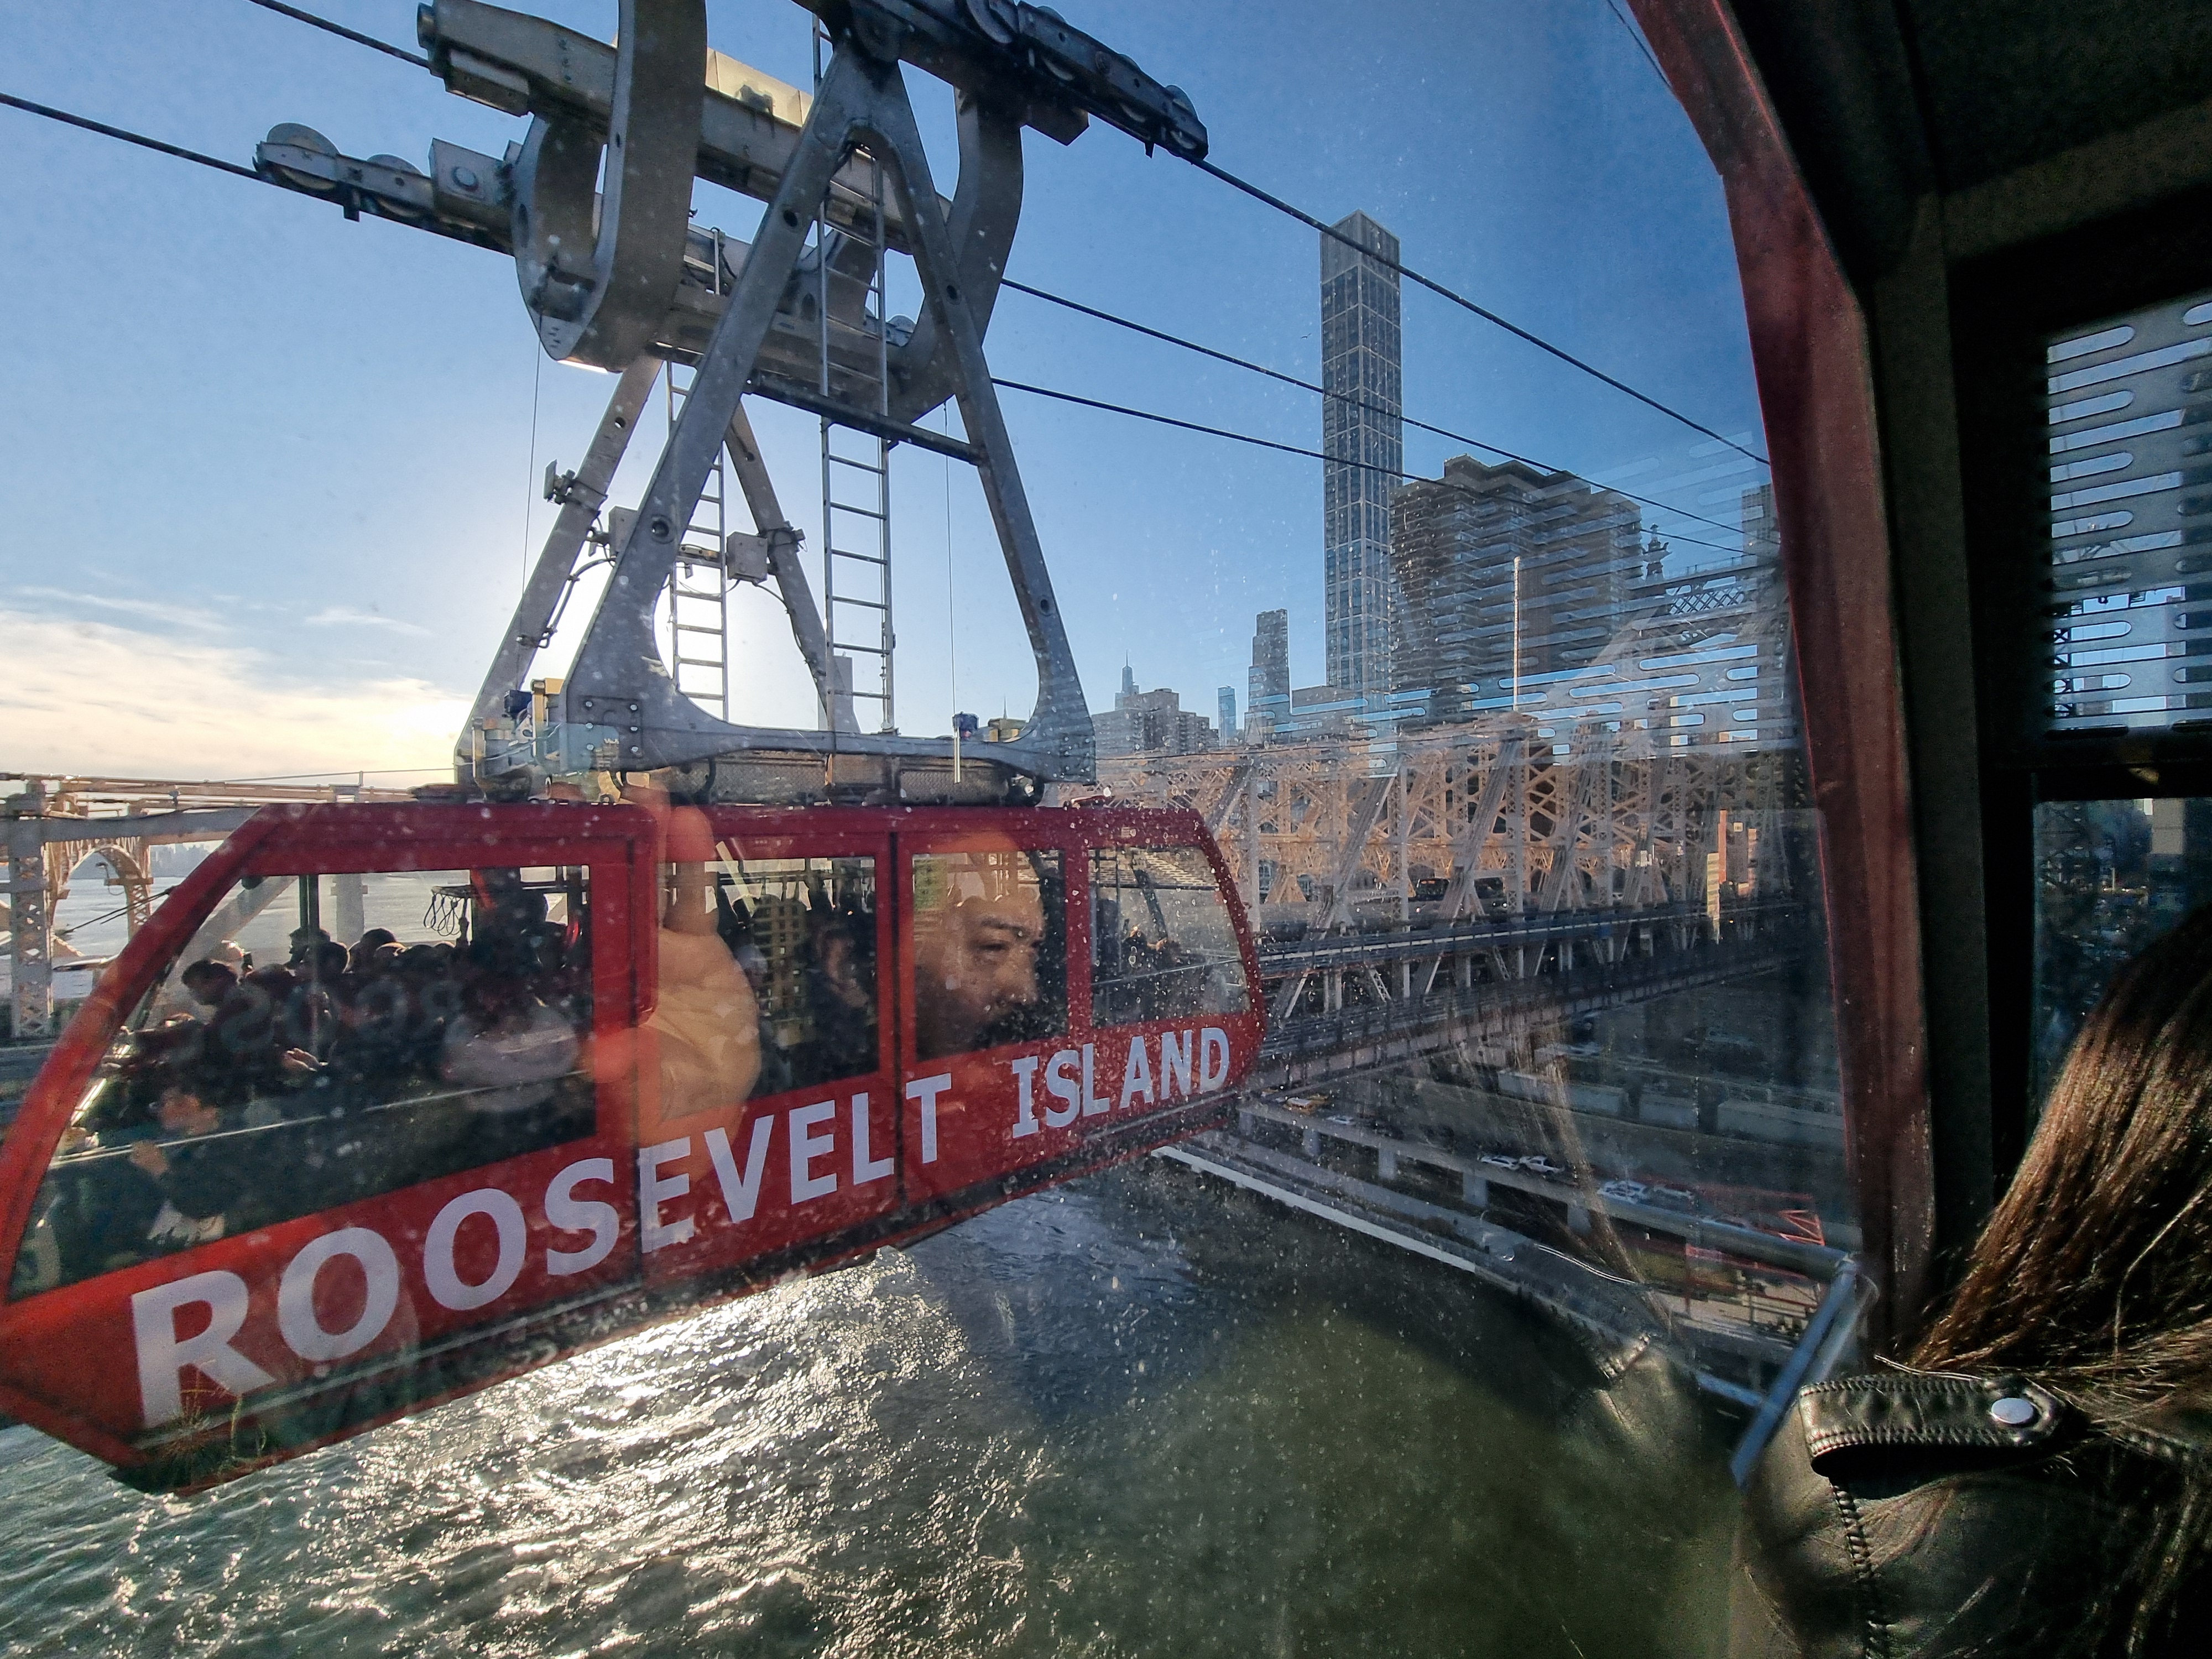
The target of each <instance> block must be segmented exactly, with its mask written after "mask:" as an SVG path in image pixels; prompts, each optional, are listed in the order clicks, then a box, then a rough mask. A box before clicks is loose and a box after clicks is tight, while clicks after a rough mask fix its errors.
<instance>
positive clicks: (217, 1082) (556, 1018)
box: [26, 878, 877, 1282]
mask: <svg viewBox="0 0 2212 1659" xmlns="http://www.w3.org/2000/svg"><path fill="white" fill-rule="evenodd" d="M487 885H488V888H489V901H488V902H487V900H486V894H485V893H484V892H483V891H480V892H479V894H478V896H477V897H478V901H479V902H478V903H477V906H476V911H477V922H476V926H475V928H474V933H473V937H472V938H471V939H467V940H466V941H465V942H463V943H460V944H452V943H447V942H443V941H438V942H427V943H411V944H410V943H404V942H402V941H401V940H400V939H398V938H397V937H396V936H395V935H394V934H393V933H392V932H390V931H389V930H388V929H386V928H381V927H373V928H370V929H369V930H368V931H367V932H366V933H362V935H361V937H360V938H359V939H355V940H353V941H352V942H351V943H350V944H349V943H346V942H343V941H341V940H337V939H331V936H330V935H329V933H326V932H325V931H323V930H322V929H319V928H307V927H303V928H301V929H298V930H296V931H295V933H293V934H292V936H291V940H290V951H289V955H288V957H287V958H286V960H285V961H284V962H283V963H282V964H281V965H276V964H272V965H269V966H256V965H255V964H254V963H252V960H251V958H249V957H245V956H244V954H243V953H242V952H240V951H237V949H236V947H235V946H227V947H225V950H224V951H223V952H222V954H221V955H211V956H209V957H203V958H201V959H199V960H196V961H193V962H191V963H188V964H187V965H186V966H185V968H184V969H182V970H181V972H180V973H179V975H177V977H176V981H175V983H174V986H173V987H172V988H171V989H170V990H168V991H167V993H166V994H165V996H164V1000H163V1001H162V1002H161V1004H160V1005H159V1006H157V1008H156V1011H155V1018H153V1019H152V1020H151V1021H150V1022H149V1024H147V1025H145V1026H144V1027H143V1028H142V1029H140V1030H137V1031H134V1032H131V1033H127V1034H126V1035H125V1037H124V1038H123V1039H122V1041H121V1042H119V1043H118V1048H117V1051H116V1052H115V1054H112V1056H111V1058H110V1060H109V1062H108V1064H107V1066H106V1067H105V1068H104V1078H105V1081H104V1084H103V1086H102V1087H101V1088H100V1091H99V1094H98V1097H97V1098H96V1099H95V1100H94V1103H92V1105H91V1106H90V1108H89V1109H88V1110H87V1111H86V1113H85V1114H84V1115H83V1116H82V1117H81V1118H80V1119H79V1120H78V1121H77V1122H76V1124H74V1125H72V1126H71V1127H70V1129H69V1130H68V1131H66V1132H65V1134H64V1140H63V1144H62V1146H61V1148H60V1152H61V1154H62V1156H61V1157H60V1158H58V1160H57V1163H56V1165H55V1170H54V1174H53V1179H52V1182H51V1183H50V1188H49V1192H48V1194H47V1197H48V1202H47V1203H46V1206H45V1207H44V1210H43V1215H44V1218H45V1222H46V1225H45V1227H44V1229H43V1231H44V1234H45V1237H46V1248H50V1249H52V1250H54V1251H57V1252H58V1255H59V1261H58V1262H56V1261H48V1262H46V1264H45V1265H44V1267H43V1268H41V1267H39V1266H38V1264H36V1263H35V1262H34V1261H33V1260H32V1255H33V1253H29V1252H27V1253H26V1267H27V1270H29V1271H32V1272H33V1273H36V1274H38V1275H40V1276H41V1277H43V1278H45V1279H46V1280H47V1281H48V1282H71V1281H74V1280H76V1279H81V1278H83V1277H86V1276H88V1275H89V1274H91V1273H98V1272H103V1271H106V1270H108V1269H111V1268H112V1267H118V1266H123V1265H126V1264H127V1263H129V1262H131V1261H138V1260H143V1259H144V1258H145V1257H147V1256H148V1255H154V1254H158V1253H161V1252H164V1251H167V1250H171V1249H181V1248H184V1247H185V1246H188V1245H191V1244H195V1243H204V1242H206V1241H208V1240H211V1239H215V1238H219V1237H224V1236H225V1235H226V1234H228V1233H233V1232H237V1231H243V1230H245V1229H246V1228H248V1227H252V1226H261V1225H270V1224H272V1223H274V1222H276V1221H280V1220H284V1219H287V1218H291V1217H294V1216H298V1215H302V1214H307V1213H311V1212H313V1211H316V1210H319V1209H324V1208H327V1207H330V1206H334V1205H337V1204H342V1203H346V1202H349V1201H351V1200H354V1199H356V1198H361V1197H366V1196H369V1195H371V1194H374V1193H377V1192H384V1191H390V1190H392V1189H393V1188H398V1187H402V1186H406V1185H411V1184H413V1183H414V1182H418V1181H426V1180H431V1179H435V1178H436V1177H437V1176H441V1175H445V1174H448V1173H451V1172H453V1171H454V1170H462V1169H467V1168H471V1167H474V1166H477V1165H479V1164H487V1163H491V1162H495V1161H496V1160H498V1159H500V1158H507V1157H512V1156H515V1155H518V1154H520V1153H521V1152H528V1151H531V1150H533V1149H535V1148H537V1147H538V1146H547V1145H551V1144H554V1143H556V1142H557V1141H559V1140H562V1139H571V1138H574V1137H575V1136H578V1135H582V1134H586V1133H589V1132H590V1128H591V1117H592V1093H591V1091H590V1089H589V1087H588V1085H586V1083H585V1081H584V1079H583V1078H582V1076H581V1074H580V1073H581V1065H582V1050H583V1045H584V1043H585V1042H586V1041H587V1040H588V1037H589V1033H590V1027H591V995H592V992H591V960H590V953H589V947H588V945H587V943H586V939H587V935H586V933H585V932H584V930H582V929H581V928H580V927H562V926H560V925H558V924H553V923H549V922H548V921H547V920H546V914H547V913H546V905H545V901H544V896H543V895H542V894H539V893H536V892H533V891H531V890H526V889H524V888H522V887H520V885H519V884H512V883H507V884H502V883H501V882H500V881H499V880H498V879H497V878H494V879H493V880H491V881H490V882H489V883H488V884H487ZM866 897H867V895H866V894H864V893H856V892H849V891H836V890H832V889H830V888H829V887H827V886H821V885H817V886H815V887H812V888H810V889H808V890H805V891H803V892H802V893H801V894H800V895H799V900H800V904H801V907H802V910H803V914H804V927H803V930H802V932H801V933H800V936H799V939H798V940H796V941H793V943H795V944H796V946H797V949H798V951H799V953H800V956H801V961H800V963H799V964H798V966H799V972H798V974H797V975H796V980H795V987H794V988H795V990H796V992H797V1002H796V1005H793V1000H792V998H791V997H790V995H789V994H786V995H785V996H784V998H783V999H782V1000H781V1003H779V1002H778V1000H777V999H776V998H775V994H774V987H773V985H772V983H771V981H772V980H773V978H774V969H773V967H772V964H771V963H770V961H769V955H768V952H767V951H766V950H764V949H763V944H762V943H760V942H757V941H756V938H755V934H756V932H757V928H756V912H755V910H754V909H753V908H749V907H748V906H747V905H745V904H744V902H742V901H739V902H734V903H733V902H732V901H731V900H730V899H729V898H728V896H726V895H725V894H723V893H721V892H720V891H719V890H718V891H717V893H716V895H715V903H714V909H713V911H712V912H711V913H709V915H708V918H707V920H708V933H707V935H706V937H705V939H702V941H701V942H702V943H703V944H705V945H707V946H708V951H709V952H710V953H711V956H712V957H714V961H712V962H708V963H705V964H703V966H701V967H699V968H696V969H692V970H690V972H688V973H687V969H686V963H685V959H684V955H683V952H682V951H681V950H680V949H679V948H673V947H675V946H677V945H679V944H680V941H678V940H676V939H674V937H673V936H672V935H671V934H670V933H663V936H662V938H663V948H662V951H661V963H662V971H661V978H662V981H663V982H662V984H661V987H660V998H659V1000H660V1002H661V1004H662V1010H663V1012H662V1016H661V1017H659V1018H656V1020H655V1024H656V1025H662V1026H665V1029H664V1030H663V1042H664V1047H665V1048H667V1049H668V1050H669V1051H670V1052H671V1054H674V1053H675V1052H676V1051H678V1049H679V1048H682V1047H683V1046H684V1043H685V1042H695V1043H699V1044H712V1043H714V1041H715V1040H716V1038H718V1037H720V1038H721V1039H722V1040H723V1041H724V1042H725V1044H726V1045H729V1044H730V1042H731V1040H732V1039H734V1046H735V1047H736V1048H738V1049H740V1050H742V1051H744V1053H743V1054H742V1056H741V1058H740V1059H739V1060H738V1063H737V1066H736V1068H735V1071H734V1074H732V1067H730V1066H722V1067H720V1068H719V1069H720V1072H721V1073H722V1074H723V1077H724V1079H725V1080H726V1081H730V1082H734V1083H736V1084H737V1085H738V1087H737V1091H736V1092H737V1093H738V1096H739V1097H744V1095H747V1094H750V1095H764V1094H770V1093H780V1092H781V1091H784V1090H786V1089H793V1088H800V1087H805V1086H808V1085H811V1084H814V1083H817V1082H820V1081H823V1080H827V1079H833V1078H837V1077H842V1076H849V1075H852V1074H854V1073H859V1072H865V1071H868V1070H871V1069H872V1068H873V1066H874V1065H875V1063H876V1054H877V1026H876V991H875V978H876V964H875V942H876V927H875V917H874V912H873V910H872V908H868V906H867V904H866ZM785 965H786V967H787V968H788V967H789V966H791V965H792V964H790V963H786V964H785ZM717 974H719V975H722V976H726V980H727V983H728V985H729V987H731V988H732V989H733V990H734V991H735V993H736V994H735V997H734V999H732V998H728V997H714V996H708V997H707V998H704V999H700V998H696V997H687V993H689V992H691V991H693V990H695V989H696V988H698V987H694V986H692V985H690V984H688V983H687V981H688V980H697V981H704V982H705V984H706V985H707V986H708V987H711V986H712V984H713V983H714V980H715V976H716V975H717ZM688 1003H696V1004H698V1006H697V1007H696V1011H695V1012H693V1013H692V1014H691V1015H690V1017H689V1018H687V1017H686V1014H685V1012H684V1011H685V1010H686V1009H687V1005H688ZM717 1027H720V1030H716V1029H715V1028H717ZM686 1075H687V1074H686V1073H684V1071H683V1070H682V1069H681V1068H669V1067H666V1066H665V1067H664V1079H665V1083H666V1084H667V1085H670V1086H672V1087H674V1088H676V1089H677V1090H678V1091H683V1090H684V1088H685V1083H684V1079H685V1077H686ZM689 1075H690V1076H692V1077H695V1078H696V1076H697V1073H696V1072H695V1073H690V1074H689ZM693 1092H696V1088H695V1089H694V1090H693ZM706 1103H708V1102H706V1101H704V1100H701V1101H696V1102H690V1103H686V1102H682V1101H671V1103H670V1104H671V1106H672V1107H674V1108H676V1109H678V1110H681V1109H684V1106H685V1105H686V1104H690V1105H691V1106H693V1107H696V1106H697V1105H700V1104H706Z"/></svg>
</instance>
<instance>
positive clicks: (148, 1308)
mask: <svg viewBox="0 0 2212 1659" xmlns="http://www.w3.org/2000/svg"><path fill="white" fill-rule="evenodd" d="M195 1304H197V1305H198V1306H200V1307H203V1308H205V1309H206V1310H208V1322H207V1328H206V1329H204V1330H203V1331H201V1332H200V1333H199V1334H197V1335H195V1336H187V1337H179V1336H178V1334H177V1315H178V1314H179V1313H180V1312H181V1311H183V1310H185V1309H186V1308H189V1307H191V1306H193V1305H195ZM246 1308H247V1298H246V1281H245V1280H244V1279H240V1277H239V1276H238V1275H237V1274H236V1273H194V1274H193V1275H192V1276H191V1278H190V1279H177V1280H175V1281H174V1282H173V1283H171V1284H167V1285H155V1286H154V1288H153V1289H152V1290H150V1291H139V1292H138V1294H137V1295H136V1296H134V1297H131V1326H132V1328H133V1330H134V1333H135V1334H136V1335H137V1340H138V1398H139V1400H140V1401H141V1402H142V1403H143V1406H144V1407H145V1413H146V1426H147V1427H148V1428H149V1429H155V1428H159V1427H161V1425H162V1424H164V1423H167V1422H170V1421H173V1419H177V1418H179V1417H182V1416H183V1415H184V1414H185V1398H184V1380H185V1367H186V1366H190V1367H191V1368H192V1369H193V1370H197V1371H198V1372H199V1373H200V1374H201V1375H202V1376H205V1377H206V1378H207V1379H208V1380H209V1381H210V1382H211V1383H214V1384H215V1385H216V1387H217V1388H219V1389H228V1391H229V1392H230V1393H232V1394H234V1395H243V1394H246V1393H249V1392H251V1391H252V1389H265V1388H267V1387H268V1386H269V1385H270V1383H274V1382H275V1381H276V1378H275V1377H273V1376H270V1375H269V1373H268V1372H267V1371H264V1370H262V1369H261V1367H260V1366H258V1365H257V1364H254V1363H253V1362H252V1360H251V1359H248V1358H246V1356H245V1355H244V1354H242V1353H240V1352H239V1351H238V1350H237V1349H235V1348H234V1347H232V1346H230V1340H231V1338H233V1337H234V1336H236V1335H237V1334H238V1333H239V1331H240V1328H242V1327H243V1326H244V1325H245V1323H246Z"/></svg>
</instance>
